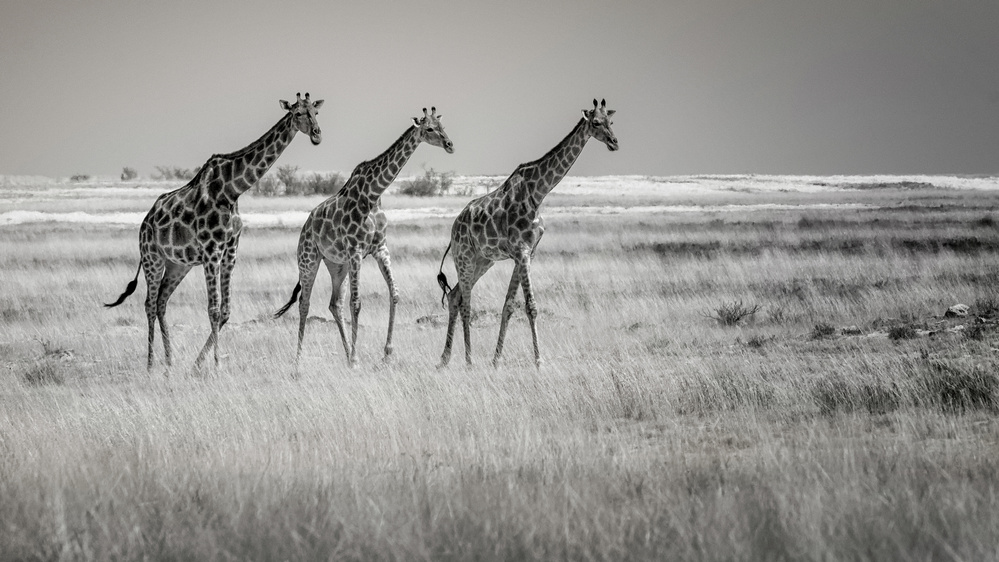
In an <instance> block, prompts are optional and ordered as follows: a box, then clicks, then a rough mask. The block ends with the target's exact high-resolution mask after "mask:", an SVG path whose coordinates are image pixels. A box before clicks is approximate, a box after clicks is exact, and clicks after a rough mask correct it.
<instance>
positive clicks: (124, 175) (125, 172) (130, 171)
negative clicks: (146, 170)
mask: <svg viewBox="0 0 999 562" xmlns="http://www.w3.org/2000/svg"><path fill="white" fill-rule="evenodd" d="M137 177H139V172H137V171H135V168H129V167H128V166H125V167H124V168H122V169H121V181H130V180H134V179H135V178H137Z"/></svg>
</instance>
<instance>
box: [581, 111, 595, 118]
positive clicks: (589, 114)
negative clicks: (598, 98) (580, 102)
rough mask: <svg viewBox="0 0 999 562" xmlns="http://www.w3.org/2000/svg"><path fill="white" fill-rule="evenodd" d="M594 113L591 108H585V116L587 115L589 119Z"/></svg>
mask: <svg viewBox="0 0 999 562" xmlns="http://www.w3.org/2000/svg"><path fill="white" fill-rule="evenodd" d="M592 114H593V112H592V111H591V110H589V109H584V110H583V117H585V118H587V119H589V118H590V116H591V115H592Z"/></svg>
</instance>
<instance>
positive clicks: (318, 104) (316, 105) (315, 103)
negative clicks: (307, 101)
mask: <svg viewBox="0 0 999 562" xmlns="http://www.w3.org/2000/svg"><path fill="white" fill-rule="evenodd" d="M324 101H326V100H316V101H314V102H313V103H312V107H314V108H316V109H319V108H320V107H322V106H323V102H324Z"/></svg>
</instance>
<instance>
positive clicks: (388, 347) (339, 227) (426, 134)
mask: <svg viewBox="0 0 999 562" xmlns="http://www.w3.org/2000/svg"><path fill="white" fill-rule="evenodd" d="M423 113H424V116H423V118H422V119H416V118H414V119H413V125H412V126H410V127H409V129H407V130H406V131H405V132H404V133H403V134H402V136H400V137H399V138H398V140H396V141H395V142H394V143H392V145H391V146H390V147H389V148H388V149H387V150H386V151H385V152H383V153H382V154H380V155H379V156H378V157H376V158H374V159H373V160H369V161H367V162H362V163H360V164H358V165H357V167H355V168H354V171H353V172H352V173H351V175H350V178H349V179H348V180H347V183H346V184H344V186H343V188H341V189H340V191H339V192H338V193H336V194H335V195H333V196H332V197H330V198H329V199H327V200H326V201H323V202H322V203H320V204H319V205H318V206H317V207H316V208H315V209H313V210H312V212H311V213H309V217H308V218H307V219H306V220H305V225H304V226H303V227H302V233H301V235H300V236H299V239H298V279H299V280H298V284H297V285H296V286H295V290H294V291H293V293H292V297H291V300H290V301H289V302H288V303H287V304H286V305H285V306H284V307H283V308H281V309H280V310H279V311H278V312H277V313H276V314H275V317H277V316H281V315H282V314H284V313H285V312H286V311H287V310H288V309H289V308H290V307H291V305H292V304H294V302H295V300H296V299H297V298H298V295H299V292H301V300H300V301H299V305H298V313H299V326H298V351H297V355H296V357H300V356H301V354H302V340H303V339H304V338H305V326H306V320H307V318H308V315H309V301H310V299H311V295H312V287H313V284H314V283H315V279H316V274H317V272H318V271H319V265H320V263H325V264H326V268H327V270H328V271H329V273H330V276H331V277H332V279H333V295H332V297H331V298H330V304H329V310H330V312H331V313H332V314H333V318H334V320H335V321H336V325H337V328H338V329H339V331H340V339H341V341H342V343H343V348H344V353H345V355H346V356H347V358H348V362H349V363H350V364H354V363H355V362H356V353H357V345H356V344H357V326H358V324H357V321H358V316H359V315H360V312H361V301H360V296H359V279H358V274H359V272H360V268H361V260H363V259H364V258H365V257H367V256H369V255H373V256H374V257H375V259H376V260H377V261H378V267H379V269H380V270H381V273H382V276H383V277H384V278H385V283H386V284H387V285H388V291H389V324H388V335H387V336H386V340H385V357H386V358H387V357H388V356H389V355H391V354H392V329H393V327H394V323H395V307H396V303H398V301H399V294H398V292H397V290H396V287H395V282H394V280H393V277H392V268H391V258H390V255H389V250H388V246H387V245H386V229H387V226H388V219H387V218H386V216H385V212H384V211H383V210H382V209H381V205H380V199H381V196H382V193H384V192H385V190H386V189H387V188H388V187H389V185H391V184H392V182H393V181H394V180H395V178H396V177H397V176H398V175H399V172H400V171H401V170H402V168H403V166H405V165H406V162H407V161H408V160H409V158H410V156H412V155H413V152H414V151H416V148H417V147H418V146H419V145H420V143H422V142H426V143H427V144H430V145H432V146H438V147H441V148H443V149H444V150H445V151H446V152H447V153H449V154H450V153H452V152H454V145H453V144H452V143H451V140H450V139H449V138H448V136H447V134H446V133H445V132H444V127H443V125H441V123H440V117H441V116H440V115H436V108H431V111H430V113H427V110H426V109H424V110H423ZM348 276H349V279H350V283H349V285H350V313H351V338H350V341H349V342H348V340H347V335H346V332H345V330H344V325H343V317H342V312H341V308H342V295H343V281H344V279H345V278H347V277H348Z"/></svg>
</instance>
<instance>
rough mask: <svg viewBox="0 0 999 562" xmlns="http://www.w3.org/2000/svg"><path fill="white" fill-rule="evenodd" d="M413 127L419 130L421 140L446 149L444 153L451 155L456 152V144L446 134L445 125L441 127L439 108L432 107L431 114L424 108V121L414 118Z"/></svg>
mask: <svg viewBox="0 0 999 562" xmlns="http://www.w3.org/2000/svg"><path fill="white" fill-rule="evenodd" d="M413 125H414V126H415V127H416V128H418V129H419V135H420V140H421V141H423V142H425V143H427V144H430V145H433V146H439V147H441V148H443V149H444V152H447V153H448V154H451V153H453V152H454V143H452V142H451V139H449V138H447V133H445V132H444V125H441V116H440V115H437V108H436V107H431V108H430V113H427V108H425V107H424V108H423V119H419V118H416V117H413Z"/></svg>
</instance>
